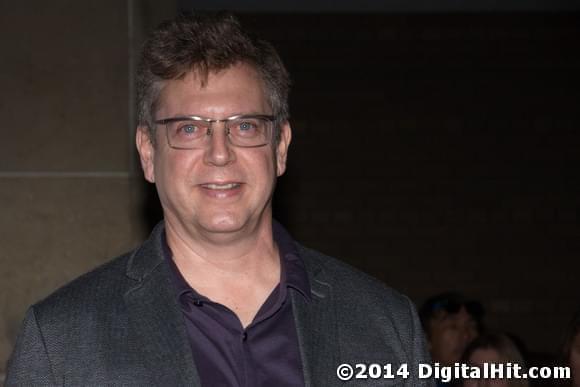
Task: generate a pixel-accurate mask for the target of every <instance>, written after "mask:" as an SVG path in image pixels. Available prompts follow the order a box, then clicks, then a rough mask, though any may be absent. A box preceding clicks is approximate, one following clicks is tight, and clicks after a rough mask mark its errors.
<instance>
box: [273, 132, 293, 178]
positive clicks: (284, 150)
mask: <svg viewBox="0 0 580 387" xmlns="http://www.w3.org/2000/svg"><path fill="white" fill-rule="evenodd" d="M291 140H292V129H291V128H290V123H289V122H288V121H286V122H284V123H283V124H282V127H281V128H280V142H278V145H277V146H276V174H277V175H278V176H282V175H283V174H284V171H286V158H287V156H288V147H289V146H290V141H291Z"/></svg>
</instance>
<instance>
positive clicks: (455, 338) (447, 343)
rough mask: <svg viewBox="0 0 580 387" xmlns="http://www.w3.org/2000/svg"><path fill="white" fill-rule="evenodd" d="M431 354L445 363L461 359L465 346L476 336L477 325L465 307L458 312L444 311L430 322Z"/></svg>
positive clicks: (449, 363) (450, 363)
mask: <svg viewBox="0 0 580 387" xmlns="http://www.w3.org/2000/svg"><path fill="white" fill-rule="evenodd" d="M429 333H430V334H429V348H430V351H431V356H432V357H433V360H434V361H436V362H440V363H442V364H443V365H453V363H455V362H458V361H459V360H460V359H461V355H462V354H463V351H464V350H465V347H467V345H468V344H469V343H470V342H471V341H472V340H473V339H475V338H476V336H477V325H476V323H475V321H474V320H473V318H472V317H471V315H470V314H469V313H467V311H466V310H465V308H464V307H461V309H460V310H459V312H457V313H447V312H444V311H442V312H441V313H440V314H436V315H435V317H434V318H433V319H432V320H431V321H430V322H429Z"/></svg>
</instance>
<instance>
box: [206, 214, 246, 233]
mask: <svg viewBox="0 0 580 387" xmlns="http://www.w3.org/2000/svg"><path fill="white" fill-rule="evenodd" d="M200 224H201V226H202V227H203V228H204V229H206V230H207V231H209V232H217V233H227V232H235V231H239V230H240V229H241V228H242V227H243V225H244V222H242V221H241V220H240V219H239V218H237V217H234V216H231V215H214V216H212V217H210V218H209V219H205V220H202V221H200Z"/></svg>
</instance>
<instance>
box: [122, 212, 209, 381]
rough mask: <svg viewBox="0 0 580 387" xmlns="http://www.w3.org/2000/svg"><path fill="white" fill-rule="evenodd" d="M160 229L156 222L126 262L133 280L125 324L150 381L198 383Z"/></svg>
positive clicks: (162, 228)
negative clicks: (148, 235) (132, 334)
mask: <svg viewBox="0 0 580 387" xmlns="http://www.w3.org/2000/svg"><path fill="white" fill-rule="evenodd" d="M163 232H164V227H163V223H160V224H158V225H157V226H156V227H155V229H154V230H153V232H152V233H151V236H150V237H149V239H147V240H146V241H145V242H144V243H143V245H142V246H141V247H140V248H139V249H138V250H136V251H135V253H134V254H133V256H132V257H131V258H130V260H129V262H128V264H127V271H126V274H127V276H128V277H130V278H132V279H134V280H135V281H137V282H136V284H135V285H134V286H133V287H132V288H131V289H129V290H128V291H127V292H126V293H125V295H124V299H125V305H126V307H127V313H128V318H129V326H130V329H131V331H132V332H134V335H135V338H136V339H135V342H136V343H138V345H139V348H136V350H138V351H139V352H140V353H141V354H142V355H141V357H142V359H143V362H144V365H145V367H146V368H147V369H148V370H149V371H150V372H151V377H152V379H153V383H152V384H153V385H164V386H174V385H187V386H200V381H199V377H198V374H197V370H196V368H195V364H194V362H193V355H192V353H191V348H190V346H189V340H188V339H187V333H186V331H185V326H184V324H183V316H182V315H181V310H180V308H179V305H178V304H177V299H176V296H175V289H174V285H173V283H172V281H171V272H170V271H169V266H168V265H166V264H162V263H163V260H164V259H163V252H162V244H161V235H162V233H163Z"/></svg>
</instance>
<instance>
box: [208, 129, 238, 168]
mask: <svg viewBox="0 0 580 387" xmlns="http://www.w3.org/2000/svg"><path fill="white" fill-rule="evenodd" d="M207 136H208V137H209V138H208V140H207V141H208V144H207V147H206V149H205V154H204V161H205V162H206V164H209V165H215V166H224V165H227V164H230V163H231V162H232V161H234V159H235V155H234V152H233V151H232V146H231V144H230V142H229V140H228V135H227V133H226V128H225V127H224V126H223V124H222V125H219V124H218V123H217V122H214V123H213V125H212V127H211V129H210V130H209V133H208V134H207Z"/></svg>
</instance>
